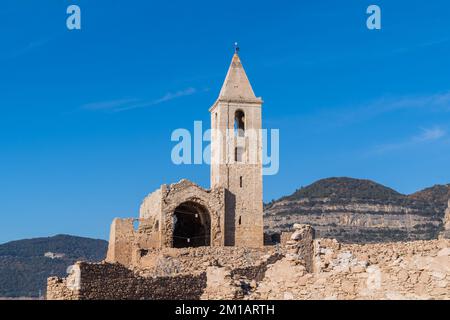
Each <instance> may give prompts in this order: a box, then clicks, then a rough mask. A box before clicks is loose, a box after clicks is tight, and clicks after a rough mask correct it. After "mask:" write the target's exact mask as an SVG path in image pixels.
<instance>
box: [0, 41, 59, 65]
mask: <svg viewBox="0 0 450 320" xmlns="http://www.w3.org/2000/svg"><path fill="white" fill-rule="evenodd" d="M50 41H51V39H50V38H43V39H38V40H34V41H31V42H29V43H28V44H26V45H25V46H23V47H21V48H17V49H15V50H13V51H11V52H7V53H5V55H3V56H2V57H0V58H2V59H3V60H4V59H13V58H17V57H20V56H23V55H25V54H27V53H30V52H32V51H34V50H36V49H38V48H41V47H43V46H45V45H46V44H48V43H49V42H50Z"/></svg>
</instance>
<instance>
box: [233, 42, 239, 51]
mask: <svg viewBox="0 0 450 320" xmlns="http://www.w3.org/2000/svg"><path fill="white" fill-rule="evenodd" d="M239 50H240V48H239V44H238V43H237V42H235V43H234V53H239Z"/></svg>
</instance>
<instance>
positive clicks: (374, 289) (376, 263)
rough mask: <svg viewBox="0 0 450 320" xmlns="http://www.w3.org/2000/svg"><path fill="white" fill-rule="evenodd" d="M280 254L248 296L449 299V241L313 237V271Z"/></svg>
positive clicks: (275, 297)
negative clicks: (342, 240)
mask: <svg viewBox="0 0 450 320" xmlns="http://www.w3.org/2000/svg"><path fill="white" fill-rule="evenodd" d="M306 271H307V270H306V268H305V267H304V265H302V264H297V263H296V261H295V260H292V257H291V258H289V257H286V258H285V259H283V260H281V261H280V262H277V263H275V264H274V265H272V266H270V267H269V269H268V270H267V272H266V277H265V278H264V279H263V281H261V283H260V284H259V285H258V288H257V290H256V291H255V292H254V293H252V295H251V299H300V300H304V299H340V300H341V299H342V300H343V299H376V300H385V299H450V241H449V240H433V241H416V242H398V243H383V244H365V245H356V244H353V245H350V244H345V245H344V244H340V243H338V242H337V241H336V240H332V239H317V240H315V241H314V261H313V271H314V272H313V273H309V272H306Z"/></svg>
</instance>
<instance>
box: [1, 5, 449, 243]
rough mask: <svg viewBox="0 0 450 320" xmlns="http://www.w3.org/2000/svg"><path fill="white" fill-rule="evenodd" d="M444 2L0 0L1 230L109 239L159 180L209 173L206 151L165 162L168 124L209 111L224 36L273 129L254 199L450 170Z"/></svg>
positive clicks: (429, 178) (423, 181) (421, 180)
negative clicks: (337, 179)
mask: <svg viewBox="0 0 450 320" xmlns="http://www.w3.org/2000/svg"><path fill="white" fill-rule="evenodd" d="M70 4H77V5H79V6H80V7H81V11H82V30H80V31H69V30H68V29H67V28H66V24H65V20H66V18H67V15H66V8H67V7H68V6H69V5H70ZM370 4H378V5H379V6H380V7H381V9H382V30H380V31H370V30H368V29H367V28H366V18H367V15H366V13H365V11H366V8H367V7H368V5H370ZM449 15H450V3H449V2H448V1H444V0H441V1H426V2H424V1H412V0H409V1H400V0H398V1H380V0H374V1H363V0H357V1H356V0H355V1H352V0H346V1H276V2H274V1H261V0H259V1H113V0H108V1H106V0H96V1H87V0H71V1H65V0H59V1H54V0H40V1H35V0H33V1H32V0H29V1H25V0H3V1H2V2H1V4H0V35H1V41H0V217H1V220H0V221H1V222H0V242H5V241H9V240H13V239H20V238H29V237H36V236H47V235H53V234H57V233H69V234H76V235H81V236H89V237H96V238H107V237H108V232H109V225H110V223H111V221H112V219H113V218H114V217H132V216H137V215H138V208H139V204H140V202H141V200H142V199H143V197H144V196H145V195H146V194H147V193H149V192H151V191H153V190H154V189H156V188H158V187H159V185H160V184H162V183H171V182H176V181H178V180H180V179H181V178H184V177H186V178H188V179H191V180H193V181H196V182H198V183H199V184H201V185H203V186H205V187H208V186H209V167H208V166H206V165H197V166H175V165H173V164H172V162H171V158H170V152H171V149H172V147H173V146H174V143H173V142H171V141H170V135H171V133H172V131H173V130H174V129H176V128H187V129H192V128H193V122H194V121H195V120H202V121H205V125H209V113H208V108H209V107H210V105H211V104H212V103H213V102H214V100H215V98H216V97H217V94H218V92H219V90H220V87H221V85H222V81H223V79H224V77H225V74H226V71H227V68H228V65H229V63H230V60H231V56H232V53H233V43H234V42H235V41H238V42H239V43H240V46H241V59H242V60H243V63H244V66H245V68H246V71H247V74H248V76H249V78H250V81H251V82H252V85H253V88H254V90H255V92H256V94H257V95H258V96H262V97H263V99H264V101H265V104H264V107H263V108H264V109H263V117H264V127H266V128H269V129H270V128H277V129H279V130H280V139H281V145H280V148H281V154H280V172H279V174H278V175H276V176H271V177H266V178H265V180H264V197H265V201H270V200H272V199H274V198H278V197H280V196H282V195H286V194H290V193H292V192H293V191H294V190H295V189H296V188H298V187H300V186H304V185H307V184H310V183H312V182H314V181H315V180H317V179H320V178H325V177H330V176H351V177H356V178H368V179H372V180H375V181H377V182H380V183H382V184H385V185H387V186H390V187H392V188H395V189H397V190H398V191H400V192H403V193H411V192H414V191H416V190H419V189H421V188H424V187H428V186H431V185H434V184H444V183H450V170H449V163H450V121H449V120H450V59H449V57H450V19H449ZM136 106H139V107H136Z"/></svg>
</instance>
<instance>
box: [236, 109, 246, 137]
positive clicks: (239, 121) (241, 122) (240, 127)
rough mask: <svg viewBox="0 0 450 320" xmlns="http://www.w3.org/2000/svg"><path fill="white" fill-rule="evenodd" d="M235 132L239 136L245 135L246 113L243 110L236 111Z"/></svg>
mask: <svg viewBox="0 0 450 320" xmlns="http://www.w3.org/2000/svg"><path fill="white" fill-rule="evenodd" d="M234 134H235V135H236V136H238V137H243V136H245V114H244V112H243V111H242V110H237V111H236V112H235V113H234Z"/></svg>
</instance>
